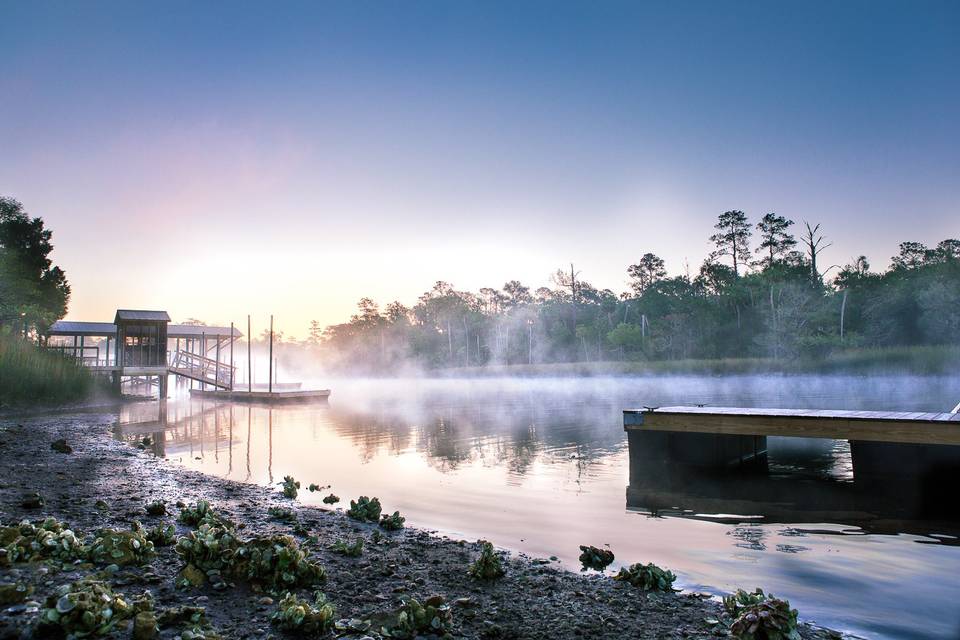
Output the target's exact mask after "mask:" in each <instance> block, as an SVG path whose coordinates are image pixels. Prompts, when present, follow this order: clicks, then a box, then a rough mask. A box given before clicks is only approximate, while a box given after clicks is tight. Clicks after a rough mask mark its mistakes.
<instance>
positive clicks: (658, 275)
mask: <svg viewBox="0 0 960 640" xmlns="http://www.w3.org/2000/svg"><path fill="white" fill-rule="evenodd" d="M627 275H629V276H630V277H631V278H633V282H631V283H630V288H631V289H633V291H634V293H636V294H638V295H639V294H642V293H643V292H644V291H646V290H647V289H648V288H649V287H650V286H652V285H653V284H654V283H656V282H657V281H659V280H662V279H663V278H665V277H666V276H667V270H666V268H665V266H664V262H663V258H660V257H658V256H656V255H654V254H652V253H645V254H643V257H641V258H640V261H639V262H637V264H632V265H630V266H629V267H627Z"/></svg>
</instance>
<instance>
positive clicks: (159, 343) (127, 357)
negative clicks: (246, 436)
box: [47, 309, 330, 403]
mask: <svg viewBox="0 0 960 640" xmlns="http://www.w3.org/2000/svg"><path fill="white" fill-rule="evenodd" d="M247 332H248V333H250V317H249V316H248V317H247ZM47 337H48V338H54V341H53V342H54V343H52V344H51V343H50V342H49V341H48V345H47V348H48V349H51V350H54V351H59V352H60V353H61V354H63V355H64V356H71V357H73V358H76V360H77V361H78V362H80V363H81V364H83V365H85V366H87V367H89V368H90V369H91V370H92V371H94V372H95V373H98V374H102V375H106V376H110V379H111V381H112V383H113V385H114V388H115V389H116V390H117V391H118V392H119V393H122V392H123V391H124V385H126V388H127V390H128V391H133V390H136V389H137V388H145V389H146V390H147V391H149V393H150V394H152V392H153V388H154V387H157V388H158V389H159V397H160V398H166V397H167V380H168V379H169V376H171V375H172V376H174V377H175V380H177V382H178V384H184V385H189V386H190V393H191V395H198V396H203V397H207V398H218V399H221V400H227V401H236V400H246V401H252V402H268V403H269V402H317V401H325V400H326V399H327V398H328V397H329V395H330V391H329V390H319V389H308V390H300V383H283V384H279V383H277V382H276V370H275V367H274V360H273V316H270V356H269V365H268V369H269V379H268V382H267V384H266V385H258V384H256V383H255V382H254V381H253V359H252V355H251V349H250V339H249V337H248V339H247V384H246V385H241V387H243V386H245V389H243V388H241V389H237V388H236V387H235V381H236V371H237V369H236V367H235V366H234V360H233V355H234V354H233V347H234V342H236V340H237V338H240V337H243V334H242V333H240V332H239V331H238V330H237V329H235V328H234V326H233V324H231V325H230V326H229V327H211V326H207V325H193V324H179V325H177V324H170V316H169V315H168V314H167V312H166V311H144V310H131V309H120V310H118V311H117V313H116V317H115V318H114V321H113V324H110V323H107V322H72V321H64V320H61V321H58V322H55V323H54V324H53V326H52V327H51V328H50V331H48V332H47ZM88 339H90V342H88ZM104 343H105V344H104ZM111 345H112V348H111ZM101 346H103V348H101ZM195 385H196V387H198V388H194V387H195ZM264 386H266V389H267V390H266V392H264V391H263V390H262V388H263V387H264Z"/></svg>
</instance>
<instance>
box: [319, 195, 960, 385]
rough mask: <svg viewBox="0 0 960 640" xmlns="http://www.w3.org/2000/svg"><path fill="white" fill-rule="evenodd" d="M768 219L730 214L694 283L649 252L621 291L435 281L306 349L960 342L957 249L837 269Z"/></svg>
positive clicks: (663, 356)
mask: <svg viewBox="0 0 960 640" xmlns="http://www.w3.org/2000/svg"><path fill="white" fill-rule="evenodd" d="M794 227H795V224H794V222H793V221H792V220H789V219H787V218H786V217H784V216H781V215H777V214H776V213H767V214H765V215H764V216H763V217H762V218H760V220H759V221H757V222H756V224H752V223H751V222H750V221H749V219H748V217H747V215H746V214H745V213H744V212H743V211H727V212H724V213H722V214H720V216H719V217H718V219H717V222H716V224H715V227H714V233H713V234H712V235H711V236H710V240H711V242H712V243H713V246H714V249H713V251H711V253H710V254H709V255H708V256H707V257H706V259H705V260H704V262H703V264H702V265H701V266H700V269H699V272H698V273H697V274H696V275H691V274H689V273H687V274H684V275H679V276H672V277H671V276H668V275H667V269H666V265H665V263H664V260H663V259H661V258H660V257H658V256H657V255H656V254H654V253H644V254H643V255H642V256H641V257H640V258H639V259H638V260H637V262H636V263H635V264H631V265H629V266H628V267H627V269H626V273H627V276H628V278H629V283H630V289H629V291H626V292H623V293H620V294H617V293H615V292H613V291H612V290H610V289H599V288H597V287H594V286H593V285H592V284H590V283H589V282H588V281H586V280H585V279H583V278H582V277H581V275H580V272H578V271H577V270H576V269H575V268H574V266H573V265H570V266H569V268H563V269H558V270H557V271H556V273H554V274H553V277H552V284H553V286H552V287H541V288H538V289H536V290H532V289H531V288H530V287H527V286H525V285H524V284H522V283H520V282H518V281H516V280H511V281H510V282H507V283H505V284H504V285H503V286H502V287H489V288H482V289H480V290H479V291H478V292H475V293H474V292H468V291H459V290H457V289H455V288H454V287H453V286H452V285H451V284H449V283H447V282H443V281H439V282H437V283H436V284H435V285H434V286H433V288H431V289H430V290H429V291H426V292H425V293H424V294H423V295H421V296H420V298H419V300H418V302H417V303H416V304H415V305H413V306H412V307H407V306H405V305H403V304H402V303H400V302H391V303H389V304H388V305H386V307H384V308H383V309H381V308H380V306H379V305H378V304H377V303H376V302H374V301H373V300H371V299H370V298H363V299H361V300H360V302H359V303H358V309H357V313H356V314H354V315H353V316H352V317H351V318H350V320H349V321H348V322H344V323H341V324H335V325H331V326H327V327H321V326H320V325H319V323H317V322H316V321H314V322H312V323H311V326H310V337H309V339H308V340H307V343H308V345H310V346H311V347H312V348H313V349H315V350H317V351H319V352H320V353H321V355H322V357H323V358H324V360H325V361H326V362H327V363H328V364H330V365H331V366H333V367H335V368H341V369H348V370H353V371H369V372H386V371H395V370H397V369H399V368H401V367H404V366H408V365H410V364H414V365H416V366H418V367H426V368H440V367H470V366H482V365H490V364H494V365H511V364H539V363H554V362H600V361H613V360H680V359H717V358H743V357H757V358H772V359H797V358H820V357H824V356H826V355H828V354H829V353H830V352H832V351H834V350H838V349H846V348H856V347H890V346H912V345H940V344H956V343H957V342H958V341H960V241H958V240H955V239H947V240H943V241H942V242H940V243H939V244H937V245H936V246H935V247H927V246H925V245H923V244H921V243H918V242H904V243H902V244H901V245H900V247H899V253H898V254H897V255H896V256H894V257H893V259H892V264H891V266H890V268H889V269H887V270H886V271H883V272H875V271H872V270H871V268H870V264H869V262H868V261H867V259H866V257H864V256H859V257H857V258H855V259H854V260H852V261H851V262H850V264H847V265H845V266H843V267H841V268H839V270H838V271H836V272H835V274H833V277H832V278H831V279H828V278H826V275H827V273H825V272H829V271H832V270H833V269H835V268H836V267H830V268H828V269H823V267H822V265H821V264H820V262H819V261H818V258H819V256H820V253H821V251H823V250H824V249H825V248H827V247H828V246H830V243H828V242H826V239H825V237H824V235H823V232H822V231H821V227H820V225H818V224H810V223H806V222H805V223H803V226H802V229H801V230H800V232H799V234H797V235H795V234H794V233H793V229H794Z"/></svg>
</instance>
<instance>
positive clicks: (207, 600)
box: [0, 408, 838, 640]
mask: <svg viewBox="0 0 960 640" xmlns="http://www.w3.org/2000/svg"><path fill="white" fill-rule="evenodd" d="M114 428H115V416H114V415H113V414H111V413H98V412H97V410H96V409H93V410H87V409H82V408H81V409H77V410H76V411H72V412H66V413H64V412H59V413H56V414H50V413H46V414H43V415H19V416H10V415H7V416H6V417H0V524H3V525H11V524H15V523H17V522H19V521H20V520H21V519H24V518H28V519H31V520H40V519H42V518H44V517H47V516H53V517H55V518H57V519H58V520H62V521H65V522H67V523H69V524H70V526H71V527H72V528H73V529H74V530H75V531H78V532H80V533H84V534H86V533H94V532H95V531H97V530H98V529H101V528H104V527H112V528H115V529H129V528H130V526H131V523H132V522H133V521H134V520H138V521H140V522H141V523H142V524H143V525H144V526H146V527H148V528H149V527H152V526H154V525H157V524H159V523H161V522H163V523H174V522H175V519H176V515H177V513H178V511H179V510H178V508H177V507H175V506H174V505H175V504H176V503H178V502H181V503H185V504H188V505H190V504H193V503H195V502H197V501H198V500H208V501H209V502H210V503H211V504H212V505H213V506H214V507H215V508H216V509H217V510H218V511H219V512H220V513H222V514H224V515H225V516H226V517H228V518H230V519H231V520H233V521H234V522H236V523H237V524H238V526H239V527H240V530H241V531H242V535H244V536H248V537H252V536H267V535H274V534H287V535H291V536H293V537H294V539H296V540H297V541H298V542H299V543H300V545H301V547H302V548H303V549H304V550H305V551H307V552H308V555H309V556H310V559H311V560H312V561H315V562H319V563H320V564H322V565H323V566H324V567H325V568H326V573H327V580H326V583H325V584H324V585H323V587H322V590H323V592H324V593H325V594H326V596H327V598H328V599H329V601H330V602H332V603H333V605H334V606H335V607H336V617H337V618H338V619H340V618H344V619H357V620H374V621H376V620H380V619H384V618H385V617H388V616H389V615H391V612H394V611H396V610H397V608H398V606H399V605H400V604H401V602H402V600H403V599H404V598H408V597H415V598H417V599H419V600H420V601H423V600H426V599H427V598H429V597H431V596H435V595H441V596H443V597H444V599H445V601H446V602H447V603H450V604H451V607H452V614H453V625H452V636H453V637H457V638H478V639H489V640H494V639H498V638H501V639H510V638H516V639H530V640H538V639H543V640H546V639H548V638H549V639H556V638H610V639H614V638H717V637H727V635H728V633H727V630H726V625H725V622H729V618H728V617H725V615H724V613H723V610H722V607H721V605H720V604H719V603H718V602H716V601H715V600H713V599H709V598H706V597H702V596H700V595H697V594H673V593H648V592H644V591H641V590H639V589H637V588H635V587H632V586H630V585H629V584H625V583H621V582H616V581H614V580H612V579H611V578H610V576H609V574H607V575H602V574H599V573H596V572H589V573H584V574H578V573H574V572H571V571H567V570H565V569H562V568H560V567H559V566H557V564H556V563H554V562H551V561H549V560H546V559H534V558H528V557H525V556H517V555H509V556H508V555H507V554H504V567H505V569H506V576H505V577H503V578H501V579H499V580H496V581H492V582H481V581H476V580H473V579H471V578H470V577H468V575H467V569H468V566H469V564H470V563H471V562H472V561H473V560H474V559H475V558H476V557H477V555H478V554H479V546H478V544H477V542H476V541H472V540H471V541H460V540H452V539H449V538H446V537H438V536H436V535H432V534H431V533H430V532H428V531H423V530H418V529H414V528H405V529H403V530H401V531H397V532H385V531H383V530H382V529H380V528H379V527H377V526H376V525H373V524H361V523H358V522H356V521H354V520H351V519H349V518H348V517H347V516H346V515H345V514H344V513H343V512H342V511H338V510H335V509H329V510H325V509H322V508H317V507H305V506H301V505H299V503H297V501H296V500H289V499H287V498H284V497H283V495H282V493H281V492H280V491H279V489H270V488H265V487H260V486H256V485H249V484H241V483H237V482H234V481H230V480H223V479H219V478H215V477H210V476H206V475H203V474H201V473H199V472H196V471H191V470H188V469H184V468H182V467H180V466H178V465H177V464H175V463H173V462H170V461H168V460H165V459H162V458H157V457H155V456H154V455H153V454H152V453H150V452H149V450H144V449H138V448H135V447H133V446H131V445H129V444H126V443H122V442H119V441H117V440H116V439H115V438H114V437H113V431H114ZM58 439H64V440H66V442H67V443H68V444H69V445H70V447H71V448H72V452H71V453H60V452H57V451H55V450H53V449H51V443H53V442H54V441H56V440H58ZM333 490H334V491H336V487H334V488H333ZM33 492H39V493H40V494H41V495H42V496H43V498H44V501H45V504H44V506H43V507H41V508H32V509H29V508H25V507H24V506H23V505H22V503H23V498H24V495H27V494H31V493H33ZM355 497H356V496H341V498H342V499H343V502H342V503H341V505H343V504H348V503H349V500H350V498H355ZM156 500H162V501H164V502H166V504H167V506H168V509H169V512H170V515H166V516H160V517H154V516H150V515H148V514H147V513H146V511H145V509H144V507H145V505H146V504H147V503H150V502H153V501H156ZM98 501H103V503H105V504H100V506H99V508H98V506H97V504H98ZM337 506H340V505H337ZM270 507H287V508H291V509H293V511H294V512H295V513H296V519H297V522H298V524H299V526H296V525H295V523H292V522H284V521H280V520H278V519H276V518H274V517H271V516H270V515H269V514H268V509H269V508H270ZM465 508H467V507H466V506H465ZM384 509H385V510H390V505H389V504H385V505H384ZM176 527H177V534H178V535H185V534H186V533H187V532H189V531H190V528H189V527H187V526H185V525H183V524H180V523H177V524H176ZM358 538H362V539H363V540H364V547H363V553H362V555H360V556H359V557H346V556H343V555H338V554H336V553H334V552H333V551H332V550H330V548H329V547H330V545H332V544H333V543H334V542H335V541H338V540H342V541H345V542H348V543H352V542H354V541H355V540H357V539H358ZM591 542H595V541H589V540H584V541H583V543H584V544H590V543H591ZM634 560H636V561H642V560H643V559H642V558H636V559H631V561H634ZM182 568H183V562H182V560H181V558H180V557H179V556H178V555H177V554H176V553H175V551H174V549H173V547H171V546H164V547H158V548H157V555H156V556H155V557H154V558H153V559H152V560H151V561H150V562H149V563H148V564H147V565H145V566H142V567H122V568H121V569H120V570H119V571H115V572H113V573H111V574H109V575H107V579H108V580H109V582H110V583H111V586H112V587H113V589H114V591H115V592H117V593H121V594H124V595H125V596H129V597H133V596H135V595H136V594H139V593H141V592H143V591H144V590H149V591H150V592H151V593H152V595H153V597H154V600H155V607H156V609H157V610H162V609H165V608H170V607H178V606H200V607H204V608H205V611H206V616H207V618H208V619H209V621H210V623H211V624H212V626H213V627H214V628H215V629H216V630H217V631H218V632H219V634H220V636H221V637H223V638H264V637H271V636H273V637H282V636H283V634H282V633H281V632H280V631H278V630H277V629H276V628H275V627H274V626H272V625H271V623H270V619H269V618H270V615H271V613H273V611H274V610H275V609H276V606H275V604H274V603H273V602H271V600H278V599H279V598H273V599H271V598H270V597H269V596H267V595H266V594H265V593H263V592H258V591H255V590H254V589H251V588H250V586H249V585H247V584H245V583H243V582H240V583H238V584H236V586H230V587H228V588H219V589H215V588H213V587H212V586H211V585H210V584H206V585H204V586H200V587H189V588H178V587H177V586H176V584H175V581H176V576H177V574H178V572H179V571H180V570H181V569H182ZM101 569H102V567H89V566H85V565H80V566H69V565H68V566H66V567H65V568H64V569H62V570H61V569H60V568H58V567H56V566H52V565H51V564H50V563H37V562H32V563H17V564H12V565H10V566H8V567H0V582H8V583H9V582H19V583H22V584H29V585H31V586H32V587H33V589H34V592H33V594H32V595H31V596H30V599H31V600H33V601H37V602H41V603H42V602H43V600H44V599H45V598H46V597H47V596H48V595H49V594H51V593H53V592H54V590H55V589H56V588H57V587H58V586H60V585H63V584H67V583H70V582H72V581H74V580H77V579H79V578H81V577H84V576H88V575H91V574H93V573H95V572H96V571H99V570H101ZM760 586H762V585H760ZM301 595H303V596H307V595H309V594H308V592H307V591H306V590H304V591H303V592H302V593H301ZM33 609H34V607H32V606H30V605H29V603H26V604H24V603H20V604H14V605H3V607H2V610H0V639H2V638H28V637H33V631H34V628H35V621H36V618H37V617H38V613H37V612H35V611H33ZM800 616H801V620H802V619H803V612H802V611H801V612H800ZM718 621H719V623H718ZM378 630H379V627H378V626H377V625H376V624H374V625H373V626H372V627H371V628H370V629H369V630H367V631H366V632H356V633H352V634H350V633H341V635H345V636H346V637H356V638H360V637H364V635H367V636H368V637H373V638H376V637H378V636H377V633H376V632H377V631H378ZM181 633H182V629H181V628H179V627H177V626H176V625H172V626H169V627H165V628H161V632H160V636H159V637H163V638H175V637H178V636H179V635H180V634H181ZM801 634H802V636H803V638H805V639H807V640H812V639H815V638H830V637H838V636H837V634H834V633H833V632H830V631H826V630H823V629H819V628H816V627H814V626H812V625H809V624H804V625H802V628H801ZM130 635H131V630H130V628H129V627H127V628H123V629H120V628H118V629H115V630H114V631H112V632H111V634H110V636H109V637H125V638H126V637H130ZM335 635H337V634H336V632H328V633H326V634H325V635H324V636H322V637H334V636H335ZM427 637H429V636H427Z"/></svg>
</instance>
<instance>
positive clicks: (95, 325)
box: [47, 320, 243, 339]
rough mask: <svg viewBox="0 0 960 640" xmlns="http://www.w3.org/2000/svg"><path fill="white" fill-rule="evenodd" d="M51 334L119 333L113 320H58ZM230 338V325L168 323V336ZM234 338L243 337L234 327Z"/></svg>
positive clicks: (97, 335) (103, 336)
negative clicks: (212, 325) (209, 325)
mask: <svg viewBox="0 0 960 640" xmlns="http://www.w3.org/2000/svg"><path fill="white" fill-rule="evenodd" d="M47 335H50V336H88V337H102V338H106V337H111V338H112V337H114V336H116V335H117V325H115V324H113V323H112V322H74V321H72V320H57V321H56V322H54V323H53V326H52V327H50V331H48V332H47ZM203 336H206V337H208V338H214V339H217V338H229V337H230V327H208V326H206V325H196V324H171V325H167V338H168V339H170V338H173V339H176V338H202V337H203ZM233 337H234V338H242V337H243V334H242V333H240V331H239V329H237V328H234V329H233Z"/></svg>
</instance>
